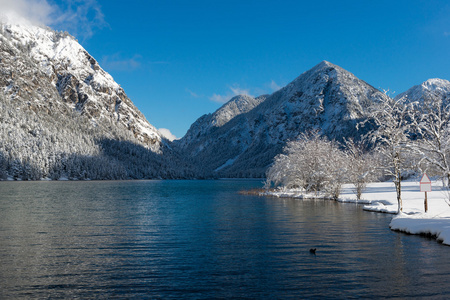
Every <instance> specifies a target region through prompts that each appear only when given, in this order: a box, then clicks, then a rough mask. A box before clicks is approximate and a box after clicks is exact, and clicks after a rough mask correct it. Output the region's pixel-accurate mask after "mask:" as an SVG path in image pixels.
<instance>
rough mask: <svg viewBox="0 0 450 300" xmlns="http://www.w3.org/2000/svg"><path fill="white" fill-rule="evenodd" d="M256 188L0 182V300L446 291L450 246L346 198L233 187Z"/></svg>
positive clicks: (228, 183) (449, 290)
mask: <svg viewBox="0 0 450 300" xmlns="http://www.w3.org/2000/svg"><path fill="white" fill-rule="evenodd" d="M261 186H262V183H261V182H260V181H255V180H216V181H209V180H205V181H95V182H94V181H93V182H89V181H85V182H0V263H1V266H0V268H1V269H0V298H1V299H21V298H23V299H30V298H31V299H32V298H52V299H58V298H82V299H89V298H96V299H98V298H100V299H111V298H113V299H114V298H126V299H130V298H134V299H180V298H183V299H186V298H189V299H192V298H193V299H211V298H253V299H255V298H257V299H276V298H278V299H280V298H283V299H285V298H294V299H298V298H357V297H364V298H382V297H400V298H404V297H413V296H414V297H422V298H426V299H430V298H443V297H444V296H445V295H450V285H449V284H448V281H449V280H450V251H449V250H450V248H449V247H448V246H443V245H441V244H438V243H436V242H435V241H434V240H430V239H428V238H425V237H420V236H412V235H405V234H402V233H397V232H392V231H391V230H389V227H388V225H389V222H390V220H391V218H392V216H391V215H386V214H378V213H371V212H365V211H362V208H361V207H360V206H358V205H355V204H345V203H338V202H334V201H326V200H305V201H301V200H293V199H278V198H269V197H257V196H249V195H240V194H238V193H237V192H238V191H239V190H244V189H251V188H255V187H261ZM310 248H317V252H316V254H315V255H314V254H311V253H310V252H309V249H310Z"/></svg>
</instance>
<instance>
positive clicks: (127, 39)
mask: <svg viewBox="0 0 450 300" xmlns="http://www.w3.org/2000/svg"><path fill="white" fill-rule="evenodd" d="M23 1H26V0H23ZM47 2H48V3H49V4H50V5H53V6H58V7H59V9H60V12H67V11H69V12H71V13H73V15H74V17H75V18H78V21H77V22H75V21H73V19H72V20H70V21H69V18H67V22H63V21H59V23H58V22H53V25H51V26H52V27H54V28H56V29H67V30H68V31H69V32H70V33H72V34H73V35H75V36H76V37H77V38H78V39H79V41H80V42H81V43H82V45H83V46H84V47H85V48H86V49H87V50H88V52H90V53H91V54H92V55H93V56H94V57H95V58H96V59H97V61H99V63H100V65H101V66H102V67H103V68H104V69H105V70H106V71H107V72H109V73H110V74H111V75H112V76H113V77H114V79H115V80H116V81H117V82H118V83H119V84H120V85H121V86H122V87H123V88H124V90H125V92H126V93H127V94H128V96H129V97H130V98H131V100H132V101H133V102H134V103H135V104H136V106H137V107H138V108H139V109H140V110H141V111H142V112H143V113H144V115H145V116H146V117H147V119H148V120H149V122H150V123H152V124H153V125H154V126H155V127H157V128H168V129H170V130H171V131H172V133H173V134H175V135H176V136H177V137H181V136H183V135H184V134H185V133H186V131H187V130H188V128H189V126H190V125H191V124H192V123H193V122H194V121H195V120H196V119H197V118H198V117H200V116H201V115H202V114H205V113H211V112H213V111H215V110H216V109H217V108H219V107H220V106H221V105H222V103H220V102H219V101H225V100H228V99H229V98H231V96H233V95H234V94H235V93H239V92H246V93H248V94H250V95H253V96H258V95H260V94H264V93H272V92H273V91H274V90H275V89H277V88H278V87H282V86H284V85H286V84H288V83H289V82H290V81H292V80H293V79H295V78H296V77H297V76H298V75H300V74H301V73H303V72H304V71H306V70H308V69H310V68H312V67H313V66H315V65H316V64H318V63H319V62H321V61H322V60H327V61H330V62H332V63H334V64H337V65H339V66H341V67H343V68H344V69H346V70H348V71H350V72H352V73H353V74H355V75H356V76H357V77H358V78H360V79H362V80H364V81H366V82H368V83H369V84H371V85H373V86H374V87H376V88H380V89H390V90H391V91H394V92H396V93H397V94H398V93H400V92H403V91H405V90H406V89H408V88H410V87H412V86H413V85H416V84H420V83H422V82H423V81H425V80H427V79H429V78H443V79H450V1H438V0H435V1H433V0H430V1H417V0H408V1H395V0H390V1H369V0H367V1H365V0H359V1H346V0H340V1H300V0H299V1H265V0H258V1H245V0H238V1H235V0H226V1H221V0H208V1H196V0H186V1H172V0H145V1H138V0H129V1H118V0H108V1H106V0H105V1H100V0H97V1H95V0H83V1H82V0H71V1H67V0H47ZM68 3H70V4H68ZM75 12H77V14H75Z"/></svg>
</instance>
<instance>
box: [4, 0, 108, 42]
mask: <svg viewBox="0 0 450 300" xmlns="http://www.w3.org/2000/svg"><path fill="white" fill-rule="evenodd" d="M0 15H1V16H2V17H6V18H7V19H8V21H9V22H14V23H32V24H35V25H47V26H50V27H55V28H57V29H60V30H66V31H68V32H69V33H70V34H72V35H74V36H75V37H77V38H79V39H82V40H86V39H89V38H91V37H92V36H93V35H94V32H95V31H96V30H97V29H101V28H103V27H105V26H107V25H108V24H107V23H106V21H105V16H104V15H103V13H102V10H101V7H100V5H99V4H98V3H97V0H65V1H64V2H61V4H60V5H59V6H58V5H56V4H52V3H51V1H50V3H49V1H47V0H0Z"/></svg>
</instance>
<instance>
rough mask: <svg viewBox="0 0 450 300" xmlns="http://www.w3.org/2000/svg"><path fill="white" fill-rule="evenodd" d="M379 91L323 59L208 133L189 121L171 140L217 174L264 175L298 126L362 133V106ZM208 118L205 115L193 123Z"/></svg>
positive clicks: (335, 134)
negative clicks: (182, 133)
mask: <svg viewBox="0 0 450 300" xmlns="http://www.w3.org/2000/svg"><path fill="white" fill-rule="evenodd" d="M382 97H387V96H386V95H385V94H384V93H382V92H380V91H379V90H377V89H375V88H373V87H372V86H370V85H369V84H367V83H366V82H364V81H362V80H360V79H358V78H356V77H355V76H354V75H353V74H351V73H350V72H348V71H346V70H344V69H342V68H340V67H338V66H336V65H333V64H331V63H329V62H326V61H323V62H321V63H320V64H318V65H317V66H315V67H314V68H312V69H311V70H309V71H307V72H305V73H303V74H302V75H300V76H299V77H298V78H296V79H295V80H294V81H292V82H291V83H290V84H288V85H287V86H286V87H284V88H282V89H281V90H279V91H277V92H275V93H273V94H271V95H269V96H265V97H264V98H265V99H264V100H263V101H262V102H261V103H260V104H259V105H257V106H254V107H253V108H250V109H249V110H248V112H246V113H241V114H238V115H236V116H235V117H234V118H232V119H231V120H229V121H228V122H226V123H225V124H223V125H222V126H220V127H216V128H215V129H214V130H210V131H209V132H208V134H204V132H203V130H202V128H204V127H200V126H192V127H191V129H190V130H189V132H188V134H187V135H186V137H184V138H182V139H181V140H180V141H179V142H177V143H175V145H176V146H178V147H179V148H180V149H181V150H180V151H183V152H184V153H186V154H185V155H186V156H187V157H190V158H191V159H192V162H193V163H194V164H196V165H198V166H201V168H202V169H204V170H206V171H207V172H211V173H213V174H216V176H224V177H263V176H264V173H265V171H266V169H267V167H268V166H269V165H270V164H271V162H272V160H273V158H274V157H275V155H277V154H278V153H280V152H281V151H282V148H283V146H284V145H285V144H286V142H287V141H289V140H291V139H295V138H297V137H298V136H299V134H301V133H302V132H306V131H310V130H319V131H320V134H322V135H325V136H327V137H328V138H330V139H336V140H342V139H343V138H349V137H354V138H358V137H360V135H361V134H362V132H358V131H357V129H356V124H357V123H358V122H360V121H362V120H364V118H365V117H366V108H367V107H368V106H369V105H371V104H372V103H373V102H374V101H378V100H380V99H381V98H382ZM219 110H220V109H219ZM208 118H209V116H208V115H206V116H203V117H202V118H200V119H199V120H198V121H197V122H196V123H200V124H203V123H205V120H207V119H208ZM196 123H194V124H196ZM206 123H207V122H206ZM193 137H194V138H193Z"/></svg>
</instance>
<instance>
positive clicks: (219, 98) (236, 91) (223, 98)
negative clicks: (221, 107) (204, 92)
mask: <svg viewBox="0 0 450 300" xmlns="http://www.w3.org/2000/svg"><path fill="white" fill-rule="evenodd" d="M229 89H230V91H228V92H227V93H226V94H225V95H219V94H215V93H214V94H213V95H212V96H211V97H209V100H211V101H214V102H217V103H225V102H227V101H229V100H230V99H231V98H233V97H234V96H237V95H248V96H251V97H253V96H252V95H251V94H250V90H249V89H241V88H240V87H239V86H238V85H234V86H232V87H231V86H230V87H229Z"/></svg>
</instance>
